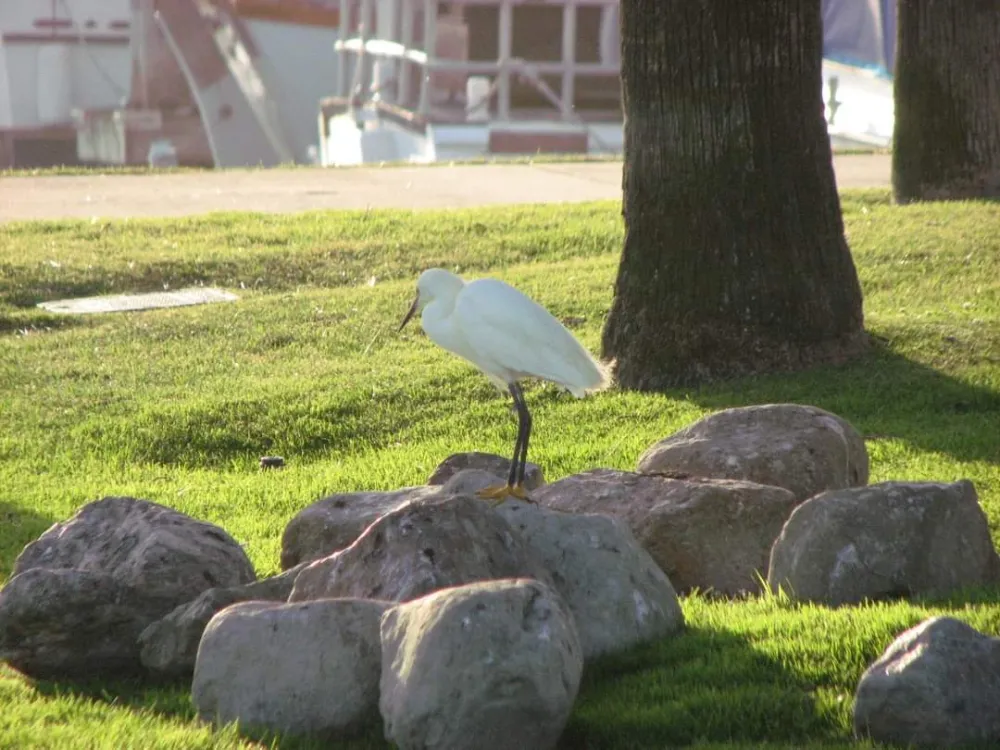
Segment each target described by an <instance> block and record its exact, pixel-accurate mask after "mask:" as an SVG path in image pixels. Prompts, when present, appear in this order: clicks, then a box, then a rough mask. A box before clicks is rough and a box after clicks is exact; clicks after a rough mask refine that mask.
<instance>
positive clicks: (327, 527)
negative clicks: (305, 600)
mask: <svg viewBox="0 0 1000 750" xmlns="http://www.w3.org/2000/svg"><path fill="white" fill-rule="evenodd" d="M436 491H437V488H429V487H406V488H404V489H401V490H396V491H394V492H346V493H343V494H339V495H330V496H329V497H324V498H323V499H321V500H317V501H316V502H314V503H313V504H312V505H310V506H308V507H306V508H303V509H302V510H300V511H299V512H298V513H297V514H296V515H295V516H294V517H293V518H292V520H291V521H289V522H288V525H287V526H285V533H284V534H282V537H281V569H282V570H288V569H289V568H293V567H295V566H296V565H298V564H300V563H303V562H312V561H313V560H319V559H320V558H323V557H326V556H327V555H330V554H332V553H334V552H336V551H337V550H341V549H343V548H344V547H349V546H351V544H353V543H354V540H355V539H357V538H358V537H359V536H361V532H363V531H364V530H365V529H367V528H368V527H369V526H370V525H371V524H372V523H373V522H374V521H376V520H378V519H379V518H381V517H382V516H384V515H385V514H386V513H388V512H389V511H391V510H395V509H396V508H399V507H401V506H403V505H406V503H408V502H410V501H411V500H418V499H420V498H422V497H427V496H430V495H433V494H435V492H436Z"/></svg>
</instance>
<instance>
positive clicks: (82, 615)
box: [0, 497, 254, 677]
mask: <svg viewBox="0 0 1000 750" xmlns="http://www.w3.org/2000/svg"><path fill="white" fill-rule="evenodd" d="M24 576H28V577H26V578H25V577H24ZM253 580H254V572H253V567H252V566H251V564H250V561H249V559H247V556H246V554H245V553H244V552H243V550H242V548H241V547H240V546H239V544H237V543H236V542H235V541H234V540H233V538H232V537H230V536H229V534H227V533H226V532H225V531H223V530H222V529H221V528H219V527H218V526H215V525H213V524H210V523H205V522H203V521H198V520H195V519H193V518H191V517H189V516H186V515H184V514H183V513H178V512H177V511H174V510H171V509H170V508H166V507H164V506H162V505H158V504H156V503H152V502H148V501H146V500H137V499H135V498H131V497H106V498H104V499H102V500H98V501H96V502H93V503H89V504H88V505H85V506H84V507H83V508H81V509H80V510H79V512H77V514H76V515H74V516H73V517H72V518H70V519H69V520H68V521H65V522H63V523H57V524H54V525H53V526H52V527H51V528H50V529H49V530H48V531H46V532H45V533H44V534H43V535H42V536H41V537H39V538H38V539H37V540H35V541H34V542H32V543H31V544H29V545H28V546H27V547H25V549H24V551H23V552H21V554H20V556H19V557H18V558H17V560H16V561H15V563H14V569H13V574H12V578H11V580H10V581H9V582H8V584H7V586H6V587H5V588H4V589H3V591H2V592H0V658H2V659H4V660H6V661H8V662H10V663H11V664H12V665H13V666H15V667H16V668H17V669H20V670H21V671H23V672H25V673H26V674H29V675H32V676H38V677H42V676H45V677H58V676H66V677H81V676H83V677H106V676H117V675H122V674H133V673H135V672H136V671H138V670H139V669H140V663H139V646H138V643H137V641H136V637H137V636H138V634H139V633H140V632H141V631H142V630H143V628H145V627H146V626H147V625H148V624H149V623H151V622H153V621H154V620H157V619H159V618H160V617H162V616H163V615H165V614H166V613H167V612H169V611H170V610H172V609H173V608H174V607H176V606H178V605H180V604H183V603H184V602H187V601H190V600H191V599H194V598H195V597H197V596H198V595H199V594H200V593H201V592H202V591H204V590H205V589H208V588H211V587H213V586H223V587H225V586H238V585H241V584H245V583H249V582H251V581H253Z"/></svg>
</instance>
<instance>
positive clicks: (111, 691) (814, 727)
mask: <svg viewBox="0 0 1000 750" xmlns="http://www.w3.org/2000/svg"><path fill="white" fill-rule="evenodd" d="M814 687H815V686H811V685H807V684H804V683H803V681H802V679H801V677H799V676H798V675H796V674H794V673H793V672H791V671H789V670H788V669H787V668H786V667H785V666H784V665H782V664H781V663H779V662H778V661H776V660H775V659H773V658H770V657H768V656H767V655H765V654H763V653H761V651H760V650H758V649H755V648H754V647H753V645H752V644H751V643H750V642H749V641H748V640H747V639H745V638H743V637H741V636H739V635H736V634H733V633H730V632H727V631H720V630H709V629H706V628H697V627H689V628H688V629H687V630H686V631H685V632H684V633H683V634H682V635H680V636H678V637H674V638H669V639H666V640H663V641H660V642H657V643H653V644H649V645H647V646H643V647H640V648H637V649H633V650H631V651H628V652H626V653H624V654H619V655H615V656H610V657H604V658H601V659H598V660H596V661H595V662H594V663H593V664H592V665H590V666H588V667H587V669H586V670H585V674H584V678H583V683H582V685H581V688H580V693H579V695H578V697H577V701H576V704H575V708H574V712H573V715H572V716H571V718H570V721H569V724H568V725H567V727H566V730H565V732H564V734H563V737H562V739H561V740H560V743H559V748H560V749H562V750H596V749H597V748H609V749H610V748H614V749H616V750H618V749H621V748H651V747H667V746H677V745H687V744H691V743H694V742H699V741H702V742H705V741H708V742H728V741H731V740H734V739H738V740H739V741H740V742H759V741H764V740H766V741H769V742H786V743H798V742H803V743H804V742H806V741H816V740H819V739H824V738H825V739H833V740H849V739H850V737H849V736H847V735H846V734H845V731H844V729H843V727H842V726H841V724H840V723H839V722H838V721H837V718H836V716H834V715H833V714H832V712H830V711H826V712H824V711H823V710H822V708H821V707H820V706H819V705H818V704H817V701H816V700H814V698H813V695H812V693H811V690H812V689H813V688H814ZM36 689H37V690H38V691H39V692H41V693H43V694H45V695H50V696H53V697H66V696H69V697H74V698H77V699H84V700H89V701H94V702H98V703H105V704H108V705H114V706H118V707H126V708H128V709H131V710H136V711H143V712H152V713H155V714H159V715H160V716H162V717H164V718H165V719H167V720H171V721H180V722H194V721H196V720H197V718H196V712H195V709H194V706H193V704H192V702H191V699H190V694H189V692H188V689H187V686H186V685H175V686H169V687H162V686H161V687H150V686H148V685H144V684H142V683H139V682H104V683H100V684H97V683H94V684H79V683H74V684H71V683H65V682H39V683H37V684H36ZM242 734H243V736H244V737H246V738H247V739H250V740H252V741H256V742H260V743H261V744H262V745H263V746H265V747H273V748H280V749H282V750H313V748H316V749H317V750H318V748H321V747H323V748H328V747H335V748H343V750H375V749H376V748H378V749H382V748H389V747H390V745H389V744H388V743H387V742H386V741H385V740H384V739H383V737H382V725H381V721H380V719H379V717H378V716H377V715H374V714H373V715H372V717H371V718H370V719H369V720H368V721H367V722H366V723H365V724H364V725H363V726H361V727H359V729H358V730H357V731H356V732H355V733H354V734H353V735H351V736H350V737H348V738H343V737H337V738H335V740H331V738H330V737H322V736H310V737H280V736H275V735H273V734H270V733H263V732H255V731H252V730H250V731H244V732H243V733H242Z"/></svg>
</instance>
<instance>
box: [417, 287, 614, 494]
mask: <svg viewBox="0 0 1000 750" xmlns="http://www.w3.org/2000/svg"><path fill="white" fill-rule="evenodd" d="M421 311H422V313H421V316H420V324H421V326H422V327H423V329H424V332H425V333H426V334H427V335H428V336H429V337H430V339H431V341H433V342H434V343H435V344H437V345H438V346H440V347H442V348H443V349H447V350H448V351H450V352H451V353H452V354H457V355H458V356H459V357H462V358H463V359H466V360H468V361H469V362H471V363H472V364H474V365H475V366H476V367H478V368H479V369H480V370H482V371H483V373H484V374H485V375H486V377H487V378H489V379H490V381H491V382H492V383H493V384H494V385H495V386H496V387H497V388H499V389H500V390H502V391H503V390H506V391H509V392H510V395H511V396H512V397H513V399H514V408H515V409H516V410H517V417H518V429H517V440H516V441H515V442H514V456H513V458H512V459H511V462H510V474H509V475H508V477H507V484H506V485H502V484H501V485H496V486H491V487H486V488H485V489H482V490H480V491H479V493H478V494H479V496H480V497H484V498H489V499H493V500H497V501H500V500H503V499H504V498H506V497H507V496H513V497H516V498H519V499H522V500H523V499H527V493H526V492H525V490H524V471H525V464H526V463H527V460H528V439H529V438H530V437H531V413H530V412H529V411H528V406H527V404H526V403H525V401H524V394H523V393H522V391H521V386H520V385H519V384H518V381H520V380H522V379H524V378H540V379H542V380H548V381H550V382H552V383H555V384H556V385H559V386H562V387H563V388H565V389H566V390H568V391H569V392H570V393H572V394H573V395H574V396H576V397H577V398H583V397H584V396H585V395H586V394H588V393H592V392H594V391H599V390H602V389H604V388H606V387H607V386H608V384H609V377H608V368H607V367H606V366H605V365H604V364H602V363H601V362H598V361H597V360H596V359H594V357H593V356H591V354H590V352H588V351H587V350H586V349H585V348H584V347H583V345H582V344H581V343H580V342H579V341H577V339H576V337H575V336H573V334H572V333H570V332H569V331H568V330H566V327H565V326H563V324H562V323H560V322H559V321H558V320H556V319H555V318H554V317H553V316H552V314H551V313H549V311H548V310H546V309H545V308H544V307H542V306H541V305H539V304H538V303H537V302H535V301H534V300H532V299H529V298H528V297H526V296H525V295H524V294H522V293H521V292H519V291H518V290H517V289H515V288H514V287H512V286H510V285H509V284H505V283H504V282H502V281H498V280H497V279H476V280H475V281H469V282H466V281H465V280H464V279H462V278H461V277H460V276H456V275H455V274H453V273H451V272H450V271H446V270H444V269H443V268H429V269H427V270H426V271H424V272H423V273H422V274H420V278H419V279H418V280H417V296H416V299H414V300H413V304H412V305H411V306H410V309H409V311H408V312H407V313H406V317H404V318H403V322H402V323H400V325H399V330H400V331H402V330H403V327H404V326H405V325H406V324H407V322H409V320H410V318H412V317H413V316H414V315H415V314H416V313H418V312H421Z"/></svg>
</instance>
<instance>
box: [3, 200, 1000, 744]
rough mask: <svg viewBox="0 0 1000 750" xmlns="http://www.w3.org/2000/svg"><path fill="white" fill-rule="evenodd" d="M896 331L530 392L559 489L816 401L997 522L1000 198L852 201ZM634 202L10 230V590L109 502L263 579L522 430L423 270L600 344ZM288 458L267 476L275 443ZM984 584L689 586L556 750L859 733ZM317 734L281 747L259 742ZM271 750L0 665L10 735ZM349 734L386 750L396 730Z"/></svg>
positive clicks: (141, 691) (161, 692) (897, 473)
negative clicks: (228, 541) (706, 370)
mask: <svg viewBox="0 0 1000 750" xmlns="http://www.w3.org/2000/svg"><path fill="white" fill-rule="evenodd" d="M843 204H844V211H845V221H846V226H847V232H848V237H849V241H850V244H851V247H852V250H853V252H854V257H855V262H856V264H857V266H858V269H859V274H860V276H861V279H862V284H863V287H864V291H865V300H866V321H867V327H868V329H869V331H870V332H871V333H872V334H873V336H874V339H875V342H876V345H875V346H874V347H873V349H872V351H871V352H870V354H868V355H867V356H866V357H865V358H863V359H862V360H859V361H856V362H854V363H851V364H849V365H845V366H842V367H836V368H833V367H830V368H821V369H816V370H813V371H809V372H804V373H799V374H795V375H782V376H765V377H759V378H753V379H747V380H742V381H738V382H731V383H724V384H718V385H714V386H711V387H705V388H701V389H693V390H685V391H680V390H678V391H672V392H669V393H665V394H655V395H654V394H636V393H622V392H618V391H611V392H607V393H603V394H599V395H597V396H596V397H593V398H589V399H586V400H583V401H577V400H575V399H572V398H571V397H569V396H568V395H566V394H558V393H556V391H555V390H553V389H552V388H550V387H547V386H532V387H530V388H529V389H528V392H527V397H528V399H529V402H530V404H531V405H532V408H533V412H534V414H535V437H534V440H533V443H532V449H531V460H533V461H536V462H537V463H539V464H540V465H541V466H542V467H543V469H544V471H545V473H546V476H547V478H548V479H549V480H550V481H551V480H555V479H558V478H560V477H563V476H566V475H568V474H571V473H574V472H578V471H582V470H584V469H588V468H592V467H595V466H606V467H614V468H623V469H631V468H634V466H635V462H636V460H637V458H638V456H639V454H640V453H641V452H642V450H643V449H644V448H645V447H646V446H648V445H649V444H650V443H652V442H654V441H655V440H658V439H659V438H661V437H664V436H665V435H667V434H669V433H671V432H673V431H674V430H676V429H678V428H680V427H682V426H684V425H687V424H689V423H691V422H692V421H694V420H695V419H697V418H698V417H700V416H701V415H703V414H706V413H708V412H711V411H713V410H717V409H720V408H725V407H728V406H736V405H744V404H752V403H762V402H773V401H789V402H800V403H811V404H815V405H817V406H820V407H823V408H826V409H830V410H832V411H834V412H836V413H838V414H841V415H842V416H844V417H845V418H847V419H848V420H850V421H851V422H852V423H853V424H854V425H855V426H856V427H857V428H858V429H859V430H860V431H861V432H862V433H864V434H866V435H868V437H869V441H868V447H869V451H870V454H871V457H872V481H881V480H887V479H910V480H942V481H946V480H954V479H957V478H960V477H968V478H970V479H971V480H972V481H973V482H974V483H975V485H976V487H977V489H978V491H979V494H980V499H981V501H982V503H983V505H984V507H985V508H986V512H987V515H988V518H989V521H990V525H991V529H992V531H993V533H994V536H997V535H998V533H1000V430H998V424H1000V206H998V205H997V204H989V203H981V204H976V203H957V204H927V205H913V206H907V207H894V206H892V205H890V203H889V198H888V193H887V192H886V191H863V192H850V193H847V194H846V195H845V197H844V201H843ZM621 241H622V226H621V219H620V211H619V206H616V205H614V204H611V203H598V204H585V205H578V206H566V205H559V206H539V207H519V208H502V209H501V208H496V209H481V210H472V211H451V212H419V213H411V212H403V211H384V212H381V211H379V212H375V211H372V212H344V213H333V212H323V213H310V214H304V215H298V216H263V215H248V214H220V215H213V216H209V217H201V218H191V219H180V220H137V221H105V222H98V223H91V222H88V221H60V222H33V223H24V224H10V225H4V226H2V227H0V419H2V425H3V428H4V429H3V430H2V431H0V580H3V579H4V578H5V577H6V576H7V575H9V572H10V569H11V566H12V564H13V561H14V558H15V557H16V555H17V554H18V552H19V551H20V550H21V548H22V547H23V545H24V544H26V543H27V542H28V541H30V540H31V539H33V538H35V537H36V536H37V535H38V534H39V533H40V532H41V531H43V530H44V529H45V528H46V527H47V526H48V525H49V524H50V523H52V522H53V521H54V520H60V519H63V518H65V517H67V516H69V515H70V514H71V513H72V512H74V511H75V510H76V509H77V508H78V507H79V506H80V505H81V504H83V503H85V502H88V501H90V500H94V499H97V498H99V497H101V496H103V495H110V494H130V495H135V496H138V497H144V498H148V499H151V500H155V501H157V502H161V503H165V504H167V505H170V506H172V507H175V508H178V509H179V510H182V511H184V512H186V513H190V514H192V515H194V516H196V517H198V518H204V519H207V520H211V521H213V522H216V523H219V524H221V525H223V526H224V527H225V528H226V529H227V530H228V531H229V532H230V533H231V534H233V536H235V537H236V539H238V540H239V541H240V543H242V544H244V545H245V546H246V549H247V552H248V554H249V555H250V557H251V559H252V560H253V562H254V565H255V566H256V568H257V571H258V573H259V574H261V575H265V574H270V573H273V572H276V570H277V568H278V555H279V546H280V537H281V532H282V530H283V528H284V525H285V523H286V522H287V521H288V519H289V518H291V516H292V515H294V514H295V513H296V512H297V511H298V510H300V509H301V508H303V507H305V506H306V505H307V504H309V503H310V502H311V501H313V500H315V499H316V498H318V497H320V496H322V495H324V494H327V493H330V492H335V491H340V492H343V491H351V490H360V489H392V488H396V487H400V486H404V485H411V484H417V483H421V482H423V481H425V480H426V478H427V476H428V475H429V474H430V472H431V471H432V470H433V469H434V467H435V466H436V465H437V463H438V462H439V461H440V460H442V459H443V458H444V457H445V456H447V455H448V454H449V453H452V452H455V451H464V450H486V451H493V452H498V453H502V454H506V453H507V452H508V451H509V449H510V447H511V444H512V442H513V438H514V421H513V418H512V417H511V414H510V412H509V410H508V409H507V405H506V402H505V401H504V400H502V399H501V397H500V395H499V394H498V393H497V392H496V391H495V389H493V388H492V386H490V385H489V384H488V383H487V381H486V380H485V379H484V378H483V377H482V376H481V375H479V374H478V373H476V372H475V371H473V370H472V369H471V368H470V367H469V366H467V365H465V364H464V363H462V362H460V361H458V360H457V359H455V358H453V357H451V356H449V355H448V354H446V353H444V352H442V351H441V350H439V349H438V348H436V347H435V346H434V345H432V344H431V343H430V342H429V341H428V340H427V339H426V337H425V336H424V335H423V334H422V333H420V332H419V328H418V327H416V326H414V327H412V328H410V329H407V331H406V332H404V333H403V334H401V335H399V334H396V333H395V326H396V324H397V323H398V321H399V318H400V317H401V315H402V313H403V312H404V311H405V309H406V307H407V305H408V303H409V300H410V298H411V295H412V292H413V281H414V278H415V276H416V274H417V273H418V272H419V270H420V269H422V268H424V267H426V266H428V265H443V266H446V267H449V268H452V269H456V270H459V271H461V272H463V273H466V274H468V275H470V276H475V275H479V274H485V273H490V274H491V275H495V276H499V277H502V278H504V279H506V280H508V281H510V282H512V283H514V284H516V285H517V286H519V287H520V288H522V289H523V290H525V291H526V292H528V293H529V294H531V295H532V296H534V297H535V298H536V299H538V300H539V301H540V302H542V303H543V304H545V305H546V306H547V307H549V309H551V310H552V311H553V312H554V313H555V314H556V315H557V316H559V317H562V318H565V319H567V320H571V321H572V325H573V326H574V331H575V332H576V333H577V334H578V335H579V336H580V337H581V339H582V340H583V341H584V342H585V343H586V344H587V345H588V346H589V347H590V348H591V349H593V350H595V351H596V350H597V348H598V341H599V337H600V328H601V325H602V322H603V318H604V316H605V314H606V312H607V309H608V307H609V305H610V302H611V294H612V285H613V282H614V276H615V272H616V269H617V261H618V258H617V253H618V251H619V248H620V245H621ZM191 284H204V285H217V286H224V287H227V288H231V289H233V290H234V291H236V292H237V293H238V294H240V297H241V298H240V300H239V301H238V302H236V303H232V304H224V305H212V306H204V307H193V308H184V309H177V310H160V311H149V312H144V313H132V314H116V315H98V316H88V317H63V316H55V315H51V314H48V313H44V312H42V311H40V310H38V309H37V308H36V307H35V306H34V305H35V303H37V302H39V301H42V300H47V299H55V298H58V297H62V296H73V295H83V294H98V293H109V292H116V293H118V292H126V291H129V292H131V291H150V290H158V289H163V288H165V287H170V288H177V287H180V286H186V285H191ZM265 454H278V455H282V456H284V457H285V459H286V462H287V464H288V467H287V468H286V469H284V470H282V471H274V472H261V471H260V470H259V469H258V467H257V461H258V458H259V457H260V456H261V455H265ZM996 602H997V598H996V597H994V596H993V595H992V594H991V593H989V592H979V593H976V594H970V595H968V596H964V597H958V598H955V599H953V600H952V601H950V602H941V603H937V604H935V605H933V606H932V605H930V604H902V603H901V604H892V605H889V604H886V605H878V606H873V607H854V608H844V609H841V610H838V611H830V610H826V609H823V608H818V607H797V606H793V605H790V604H789V603H787V602H783V601H781V600H780V599H778V598H775V597H768V598H765V599H761V600H752V601H741V602H726V603H720V602H710V601H708V600H704V599H701V598H699V597H689V598H687V599H686V601H685V602H684V608H685V614H686V616H687V618H688V623H689V625H690V628H689V632H688V633H687V634H685V635H684V636H682V637H681V638H677V639H674V640H671V641H667V642H663V643H657V644H652V645H650V646H648V647H646V648H643V649H639V650H637V651H635V652H632V653H630V654H626V655H623V656H620V657H616V658H612V659H609V660H606V661H602V662H601V663H599V664H597V665H595V666H594V667H593V668H591V669H589V670H588V673H587V675H586V677H585V681H584V688H583V690H582V692H581V695H580V699H579V702H578V706H577V709H576V711H575V713H574V715H573V718H572V721H571V723H570V726H569V728H568V731H567V735H566V738H565V740H564V743H563V746H564V747H565V748H567V750H569V749H570V748H573V749H575V748H647V747H664V746H669V745H677V744H691V743H705V745H704V746H710V745H711V744H712V743H716V744H715V746H718V747H727V748H734V747H738V746H740V743H743V744H744V745H746V746H749V745H750V744H752V743H759V742H771V743H773V746H774V747H785V748H793V747H795V748H797V747H806V746H813V745H817V746H818V745H822V746H824V747H838V746H843V747H847V746H848V745H850V746H852V747H856V746H857V745H856V744H852V740H851V731H850V711H851V705H852V700H851V696H852V694H853V690H854V687H855V685H856V682H857V679H858V677H859V676H860V674H861V671H862V670H863V668H864V666H865V665H866V664H867V663H868V662H870V661H871V660H872V659H873V658H875V656H877V655H878V654H879V653H880V652H881V651H882V649H884V648H885V646H886V645H887V644H888V643H889V642H890V641H891V640H892V638H893V637H894V636H895V635H897V634H898V633H899V632H901V631H902V630H903V629H905V628H906V627H908V626H910V625H913V624H915V623H916V622H918V621H920V620H921V619H922V618H924V617H926V616H928V615H929V614H930V613H932V612H940V611H952V612H956V613H957V616H960V617H962V618H963V619H966V620H967V621H969V622H971V623H972V624H973V625H975V626H977V627H980V628H982V629H984V630H985V631H986V632H991V633H996V632H997V631H998V629H1000V606H998V605H997V603H996ZM272 742H274V743H277V744H279V745H280V746H282V747H298V746H303V747H306V746H309V744H308V743H305V744H303V743H299V742H293V741H289V740H267V741H263V744H264V745H265V746H266V745H268V744H270V743H272ZM251 744H252V745H253V746H259V745H260V744H261V743H254V742H253V741H251V740H248V739H246V738H240V737H239V735H237V734H236V733H235V732H232V731H231V730H227V731H220V732H212V731H210V730H209V729H207V728H205V727H203V726H200V725H199V724H197V723H196V722H195V720H194V712H193V709H192V707H191V705H190V701H189V699H188V697H187V693H186V691H185V690H183V688H175V689H171V688H166V689H164V688H157V689H153V688H138V687H135V686H127V685H104V686H97V687H96V688H95V687H88V688H83V687H79V686H70V685H62V684H53V683H42V684H39V685H33V684H30V683H28V682H26V681H25V680H24V679H23V678H21V677H20V676H18V675H16V674H15V673H14V672H12V671H10V670H6V669H0V746H4V747H7V746H10V747H38V748H41V747H59V748H62V747H68V748H84V747H88V748H89V747H107V748H111V747H115V748H117V747H142V748H146V747H164V748H166V747H177V748H197V747H227V748H229V747H241V746H249V745H251ZM349 746H351V747H381V746H382V745H381V741H380V740H379V731H378V729H377V728H373V729H372V731H371V733H370V734H369V735H368V736H367V737H366V738H362V739H360V740H356V741H354V743H353V744H351V745H349Z"/></svg>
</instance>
